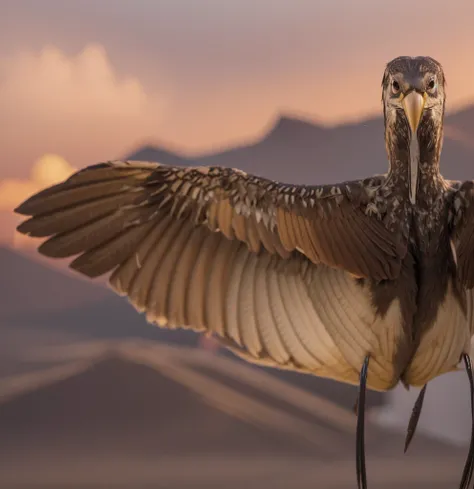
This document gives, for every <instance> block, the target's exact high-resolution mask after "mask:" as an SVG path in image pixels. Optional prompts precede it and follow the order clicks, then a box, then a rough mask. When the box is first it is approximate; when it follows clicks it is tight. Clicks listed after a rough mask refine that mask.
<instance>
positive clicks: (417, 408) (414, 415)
mask: <svg viewBox="0 0 474 489" xmlns="http://www.w3.org/2000/svg"><path fill="white" fill-rule="evenodd" d="M426 386H427V384H425V385H424V386H423V389H421V391H420V393H419V394H418V397H417V398H416V402H415V405H414V406H413V410H412V412H411V416H410V421H409V422H408V428H407V436H406V438H405V450H404V453H406V452H407V450H408V447H409V446H410V443H411V440H412V438H413V436H414V434H415V431H416V426H417V425H418V420H419V419H420V414H421V408H422V407H423V401H424V399H425V392H426Z"/></svg>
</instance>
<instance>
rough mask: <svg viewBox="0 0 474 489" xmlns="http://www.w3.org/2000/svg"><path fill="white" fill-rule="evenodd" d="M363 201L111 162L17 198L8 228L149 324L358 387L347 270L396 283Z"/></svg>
mask: <svg viewBox="0 0 474 489" xmlns="http://www.w3.org/2000/svg"><path fill="white" fill-rule="evenodd" d="M365 190H366V189H365V187H364V186H363V185H362V183H360V182H354V183H347V184H344V185H342V186H340V187H337V186H326V187H299V186H289V185H287V186H285V185H280V184H277V183H275V182H271V181H269V180H265V179H260V178H258V177H253V176H250V175H246V174H244V173H242V172H239V171H236V170H230V169H222V168H176V167H167V166H162V165H158V164H152V163H138V162H137V163H124V162H116V163H108V164H103V165H97V166H94V167H89V168H86V169H85V170H83V171H81V172H78V173H77V174H75V175H73V176H72V177H71V178H69V179H68V180H66V181H65V182H63V183H61V184H59V185H57V186H55V187H52V188H50V189H46V190H44V191H42V192H40V193H39V194H37V195H35V196H33V197H31V198H30V199H28V200H27V201H26V202H25V203H23V204H22V205H21V206H20V207H19V208H18V209H17V212H19V213H21V214H24V215H29V216H31V218H30V219H28V220H27V221H25V222H24V223H23V224H21V225H20V226H19V228H18V229H19V231H20V232H23V233H25V234H29V235H31V236H39V237H50V238H49V239H48V240H47V241H46V242H45V243H43V244H42V245H41V247H40V251H41V252H42V253H44V254H46V255H48V256H52V257H68V256H74V255H79V256H78V257H77V258H76V259H75V260H74V262H73V263H72V265H71V266H72V267H73V268H75V269H76V270H78V271H80V272H82V273H84V274H86V275H88V276H91V277H93V276H99V275H102V274H104V273H107V272H109V271H112V275H111V277H110V283H111V285H112V287H113V288H114V289H115V290H116V291H117V292H118V293H120V294H122V295H126V296H128V298H129V300H130V301H131V302H132V304H133V305H134V306H135V307H136V308H137V310H139V311H145V312H146V315H147V319H148V320H149V321H150V322H153V323H158V324H159V325H161V326H166V327H168V328H175V327H188V328H192V329H194V330H197V331H208V332H211V333H215V334H216V335H217V336H218V337H220V338H221V339H222V341H224V342H225V343H226V344H227V346H230V347H233V348H234V349H236V350H239V351H240V352H241V353H243V354H245V355H246V356H247V357H248V358H249V359H252V360H254V361H264V362H267V363H270V364H273V365H279V366H286V367H288V368H300V369H303V370H309V371H312V372H315V373H317V374H318V375H324V376H326V377H333V378H337V379H340V380H345V381H349V380H352V381H357V375H358V369H359V368H360V364H361V362H362V360H363V357H364V355H365V354H366V352H367V351H371V349H372V350H373V348H371V346H374V345H376V344H378V339H377V336H376V334H377V333H376V331H375V330H374V325H375V321H376V317H375V312H374V311H373V307H372V305H371V303H370V301H369V300H368V299H367V294H365V295H363V294H362V288H361V287H360V286H359V285H357V283H356V280H354V279H353V278H352V277H351V276H350V274H348V273H346V271H349V272H350V273H351V274H354V275H358V276H368V277H370V278H374V279H379V280H381V279H385V278H395V277H396V276H397V274H398V271H399V269H400V262H401V258H402V251H403V250H402V249H401V247H400V243H399V241H398V240H397V239H398V235H397V234H394V233H393V232H391V231H389V230H388V229H387V228H386V227H385V225H384V223H383V221H382V217H383V216H377V215H375V216H372V215H371V214H370V213H369V212H366V211H367V209H366V208H365V207H364V205H369V204H370V202H369V201H368V199H367V196H366V195H365V193H364V192H365ZM364 195H365V197H364ZM364 199H365V200H364ZM361 294H362V295H361ZM364 297H365V298H364ZM396 319H397V318H396ZM397 321H398V319H397ZM395 322H396V321H395ZM395 326H396V325H395ZM375 329H376V328H375ZM394 331H395V330H394Z"/></svg>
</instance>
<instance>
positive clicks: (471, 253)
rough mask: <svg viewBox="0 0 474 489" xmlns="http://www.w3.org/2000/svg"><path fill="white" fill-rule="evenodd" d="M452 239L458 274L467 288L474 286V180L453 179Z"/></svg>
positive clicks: (451, 183) (451, 184) (451, 185)
mask: <svg viewBox="0 0 474 489" xmlns="http://www.w3.org/2000/svg"><path fill="white" fill-rule="evenodd" d="M449 183H450V188H451V190H452V206H451V214H450V220H451V226H452V240H453V245H454V251H455V254H456V260H457V269H458V276H459V278H460V280H461V283H462V284H463V285H464V286H465V287H466V288H467V289H472V288H473V287H474V182H473V181H466V182H456V181H451V182H449Z"/></svg>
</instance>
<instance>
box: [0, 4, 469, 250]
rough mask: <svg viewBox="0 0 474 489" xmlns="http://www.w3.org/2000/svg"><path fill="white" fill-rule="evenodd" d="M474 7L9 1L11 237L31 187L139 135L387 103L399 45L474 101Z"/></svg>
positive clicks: (113, 152)
mask: <svg viewBox="0 0 474 489" xmlns="http://www.w3.org/2000/svg"><path fill="white" fill-rule="evenodd" d="M473 18H474V2H471V0H451V1H450V2H446V0H443V1H441V0H431V1H430V2H428V3H423V4H422V3H418V4H417V3H415V2H414V1H413V0H411V1H408V0H399V1H397V2H392V1H390V2H388V1H380V0H358V1H357V2H355V1H354V0H318V1H314V0H291V1H290V0H101V1H99V0H82V1H81V2H65V1H64V0H41V2H39V1H37V0H2V1H1V2H0V127H1V131H0V148H1V150H2V158H1V160H0V224H2V223H4V226H0V241H2V239H3V240H5V239H8V238H9V237H11V231H10V230H9V227H8V226H11V222H13V221H12V219H13V218H12V217H11V216H10V212H11V208H12V204H13V205H15V201H17V200H19V199H20V200H21V199H22V198H24V197H26V196H27V195H29V193H28V192H30V191H31V189H33V188H34V189H36V188H40V187H41V186H44V185H45V184H50V183H54V182H55V181H58V180H59V179H61V178H63V177H64V175H66V174H68V172H70V171H73V170H74V169H75V168H80V167H83V166H86V165H88V164H92V163H96V162H98V161H103V160H107V159H114V158H118V157H120V156H122V155H125V154H127V153H129V152H131V151H132V150H133V149H135V148H136V147H137V146H139V145H141V144H144V143H148V142H151V143H153V142H155V143H157V144H163V145H166V146H168V147H170V148H171V149H173V148H175V149H178V150H180V151H182V152H185V153H190V154H192V153H196V152H203V151H205V152H208V151H212V150H214V149H216V148H222V147H225V146H229V145H233V144H238V143H239V142H243V141H245V140H247V139H249V138H255V137H256V136H258V135H259V134H262V133H263V131H265V129H266V128H268V127H269V126H270V125H271V124H272V122H273V121H274V120H275V118H276V117H277V116H278V114H281V113H287V114H295V115H304V116H305V117H306V118H310V119H313V120H315V121H317V122H320V123H324V124H335V123H341V122H344V121H347V120H353V119H360V118H363V117H366V116H368V115H372V114H376V113H379V112H380V109H381V106H380V82H381V77H382V73H383V69H384V66H385V64H386V63H387V62H388V61H389V60H390V59H392V58H394V57H396V56H399V55H430V56H433V57H435V58H436V59H438V60H439V61H440V62H441V63H442V64H443V66H444V68H445V71H446V76H447V80H448V108H451V109H454V108H456V107H459V106H462V105H463V104H466V103H469V102H471V101H474V63H472V56H473V50H474V29H472V19H473ZM48 155H49V156H48ZM59 161H60V162H61V163H58V162H59ZM39 174H42V177H41V178H39V177H38V175H39ZM2 216H3V217H2ZM2 219H3V221H2ZM7 221H8V225H7V224H5V223H6V222H7ZM2 229H3V231H2ZM2 233H3V234H2ZM2 236H3V237H2Z"/></svg>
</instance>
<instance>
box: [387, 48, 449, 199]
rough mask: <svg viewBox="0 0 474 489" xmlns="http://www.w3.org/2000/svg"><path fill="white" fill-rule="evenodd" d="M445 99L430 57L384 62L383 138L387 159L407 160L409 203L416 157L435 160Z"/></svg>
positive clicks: (436, 67) (441, 79)
mask: <svg viewBox="0 0 474 489" xmlns="http://www.w3.org/2000/svg"><path fill="white" fill-rule="evenodd" d="M445 99H446V94H445V77H444V73H443V68H442V67H441V65H440V63H438V62H437V61H435V60H434V59H433V58H430V57H425V56H419V57H415V58H412V57H409V56H401V57H399V58H395V59H394V60H392V61H390V62H389V63H388V64H387V67H386V69H385V73H384V76H383V80H382V101H383V106H384V116H385V117H384V118H385V140H386V145H387V151H388V153H389V158H390V160H391V161H393V160H396V161H404V160H408V161H409V175H408V177H409V178H408V181H409V192H410V200H411V201H412V203H415V201H416V188H417V181H418V172H419V163H420V158H422V159H423V161H425V160H426V161H436V162H437V161H438V157H439V152H440V151H441V144H442V131H443V118H444V106H445ZM432 153H433V154H434V156H435V157H434V158H433V157H432V156H433V155H432ZM404 154H406V155H407V157H406V158H404V157H403V155H404Z"/></svg>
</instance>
